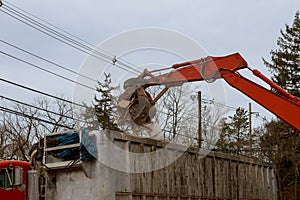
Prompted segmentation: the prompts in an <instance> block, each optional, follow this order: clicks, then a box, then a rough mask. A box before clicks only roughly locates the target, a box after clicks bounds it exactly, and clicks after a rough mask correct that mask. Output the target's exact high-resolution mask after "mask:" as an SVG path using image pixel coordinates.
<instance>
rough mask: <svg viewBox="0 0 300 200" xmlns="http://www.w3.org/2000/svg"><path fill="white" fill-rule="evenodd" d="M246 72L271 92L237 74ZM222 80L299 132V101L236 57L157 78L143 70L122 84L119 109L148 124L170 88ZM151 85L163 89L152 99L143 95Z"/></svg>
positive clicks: (199, 63)
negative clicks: (159, 86) (268, 87)
mask: <svg viewBox="0 0 300 200" xmlns="http://www.w3.org/2000/svg"><path fill="white" fill-rule="evenodd" d="M240 69H249V70H251V71H252V73H253V74H254V75H255V76H257V77H259V78H260V79H261V80H263V81H264V82H266V83H267V84H269V85H270V87H271V90H269V89H266V88H265V87H263V86H261V85H258V84H257V83H255V82H253V81H251V80H249V79H247V78H245V77H243V76H242V75H241V74H240V73H238V70H240ZM216 79H224V80H225V81H226V82H227V83H228V84H229V85H230V86H232V87H234V88H236V89H237V90H239V91H241V92H242V93H244V94H245V95H247V96H248V97H250V98H251V99H253V100H254V101H256V102H257V103H259V104H260V105H262V106H263V107H265V108H266V109H268V110H269V111H271V112H272V113H274V114H275V115H277V116H278V117H279V118H281V119H282V120H284V121H286V122H287V123H289V124H290V125H291V126H293V127H295V128H296V129H297V130H299V131H300V100H299V99H298V98H297V97H295V96H293V95H291V94H290V93H288V92H287V91H285V90H284V89H282V88H281V87H280V86H278V85H277V84H276V83H274V82H273V81H271V80H270V79H268V78H267V77H265V76H264V75H262V74H261V73H260V72H259V71H258V70H252V69H250V68H249V67H248V64H247V62H246V61H245V60H244V59H243V58H242V56H241V55H240V54H238V53H235V54H232V55H228V56H224V57H213V56H208V57H206V58H202V59H198V60H194V61H189V62H184V63H179V64H174V65H173V66H172V71H171V72H169V73H166V74H162V75H159V76H154V75H153V74H152V72H149V71H148V70H144V72H143V73H142V74H140V75H139V76H138V77H137V78H133V79H129V80H127V81H126V82H125V83H124V89H125V92H124V94H123V95H121V97H120V101H119V107H120V108H122V109H128V110H129V114H130V116H131V119H132V120H133V121H134V122H135V123H136V124H138V125H143V124H145V123H149V122H150V121H151V118H152V117H153V115H154V113H153V109H152V108H153V106H154V104H155V103H156V102H157V100H158V99H159V98H160V97H161V96H163V94H164V93H165V92H166V91H167V90H168V88H170V87H174V86H178V85H182V84H183V83H185V82H195V81H203V80H205V81H207V82H212V81H214V80H216ZM154 85H164V86H165V88H164V89H163V90H162V91H161V92H160V93H159V94H158V95H157V96H156V97H154V98H152V97H151V96H150V94H148V93H147V92H146V88H147V87H150V86H154Z"/></svg>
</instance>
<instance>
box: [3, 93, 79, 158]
mask: <svg viewBox="0 0 300 200" xmlns="http://www.w3.org/2000/svg"><path fill="white" fill-rule="evenodd" d="M0 112H1V118H0V144H1V149H0V157H1V158H7V159H12V158H15V159H22V160H28V158H29V151H30V149H31V147H32V145H33V144H34V143H36V142H38V141H39V140H40V139H41V138H42V137H43V135H44V134H47V133H51V132H57V131H61V130H64V129H70V128H75V127H78V126H79V120H77V119H75V117H74V116H75V112H74V109H73V108H72V105H71V104H69V103H68V102H64V101H60V100H55V101H50V100H48V99H44V98H39V99H37V100H35V101H34V102H33V103H32V104H27V105H25V104H20V103H11V102H4V101H3V102H2V109H1V111H0Z"/></svg>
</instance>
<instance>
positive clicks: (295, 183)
mask: <svg viewBox="0 0 300 200" xmlns="http://www.w3.org/2000/svg"><path fill="white" fill-rule="evenodd" d="M299 15H300V13H299V11H298V12H296V15H295V17H294V21H293V24H292V25H291V26H289V25H285V30H284V31H283V30H280V34H281V36H280V37H279V38H278V40H277V45H278V49H276V50H271V52H270V55H271V61H270V62H267V61H266V60H265V59H263V60H264V63H265V65H266V66H267V67H268V68H269V70H270V72H272V74H273V75H272V80H273V81H274V82H276V83H277V84H278V85H280V86H281V87H283V88H284V89H286V90H287V91H289V92H290V93H291V94H293V95H295V96H297V97H300V87H299V86H300V17H299ZM279 106H280V105H279ZM261 148H263V149H265V150H267V151H266V153H267V155H266V156H267V157H268V158H269V160H270V161H272V162H273V163H274V164H275V165H276V167H277V170H276V175H277V176H276V178H277V181H278V194H279V199H297V196H298V198H299V195H300V194H299V193H298V194H297V191H299V190H300V182H299V177H300V176H299V170H298V169H299V167H300V165H299V162H298V159H299V158H298V156H299V155H300V151H299V149H300V135H299V132H298V131H297V130H295V129H294V128H292V127H291V126H289V125H288V124H286V123H285V122H283V121H281V120H279V119H278V120H272V121H271V122H269V123H267V124H266V125H265V133H264V136H263V137H262V138H261Z"/></svg>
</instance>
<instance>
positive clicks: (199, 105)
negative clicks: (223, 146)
mask: <svg viewBox="0 0 300 200" xmlns="http://www.w3.org/2000/svg"><path fill="white" fill-rule="evenodd" d="M201 99H202V98H201V91H198V147H199V148H201V146H202V144H201V143H202V126H201V121H202V117H201Z"/></svg>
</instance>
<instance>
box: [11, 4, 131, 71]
mask: <svg viewBox="0 0 300 200" xmlns="http://www.w3.org/2000/svg"><path fill="white" fill-rule="evenodd" d="M6 4H8V5H10V6H12V7H14V8H16V9H18V10H20V11H22V12H24V13H26V14H28V15H30V16H32V17H34V18H36V19H38V20H40V21H41V22H44V23H46V24H48V25H50V26H52V27H53V28H55V29H57V30H59V31H61V32H63V33H65V34H67V35H69V36H71V37H73V38H75V39H77V40H79V41H81V42H83V43H85V44H88V45H89V46H91V47H93V48H97V46H95V45H94V44H91V43H90V42H88V41H86V40H84V39H82V38H80V37H78V36H76V35H74V34H72V33H70V32H68V31H66V30H64V29H62V28H60V27H58V26H56V25H54V24H52V23H50V22H47V21H46V20H44V19H42V18H40V17H38V16H36V15H33V14H32V13H29V12H27V11H25V10H24V9H22V8H20V7H17V6H16V5H14V4H12V3H9V2H7V3H6ZM98 50H101V51H103V52H104V53H105V54H108V55H110V59H111V58H114V57H115V56H114V55H113V54H111V53H109V52H108V51H105V50H104V49H99V48H97V51H98ZM117 61H118V62H119V63H121V64H123V65H125V66H126V65H129V66H133V67H135V68H136V66H135V65H134V64H132V63H130V62H128V61H126V60H123V59H120V58H118V59H117Z"/></svg>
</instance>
